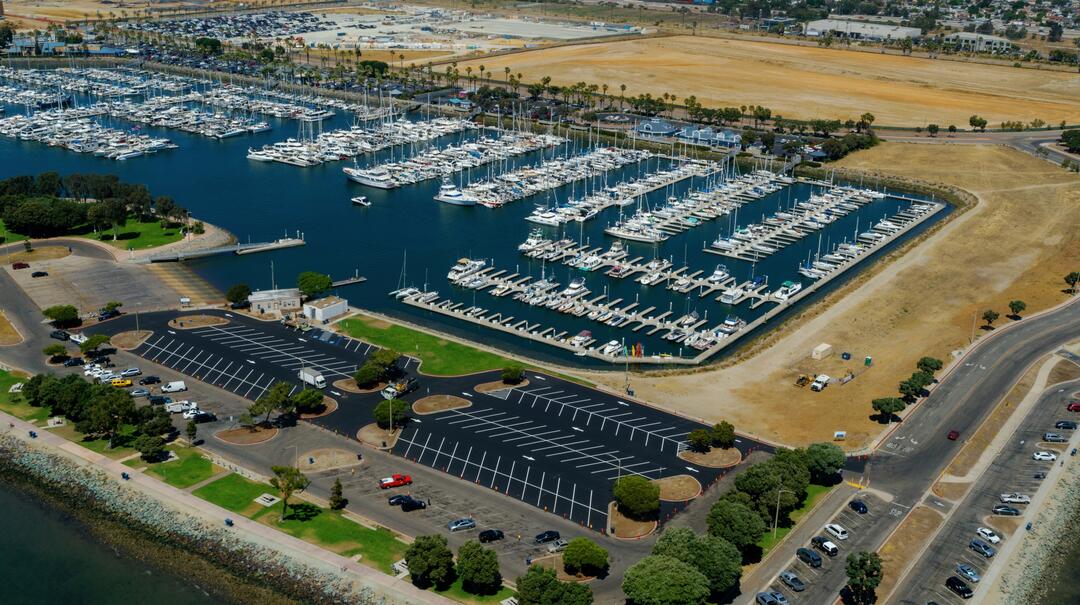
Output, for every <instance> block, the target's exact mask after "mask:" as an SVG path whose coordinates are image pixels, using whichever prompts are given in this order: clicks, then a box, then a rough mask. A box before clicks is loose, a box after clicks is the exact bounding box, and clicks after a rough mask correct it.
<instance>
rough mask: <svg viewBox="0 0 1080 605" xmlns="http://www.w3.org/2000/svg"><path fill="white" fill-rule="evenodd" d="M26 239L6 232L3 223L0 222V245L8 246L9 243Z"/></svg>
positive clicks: (23, 236)
mask: <svg viewBox="0 0 1080 605" xmlns="http://www.w3.org/2000/svg"><path fill="white" fill-rule="evenodd" d="M24 239H26V236H25V235H19V234H18V233H13V232H11V231H8V230H7V227H5V226H4V221H2V220H0V244H10V243H11V242H21V241H22V240H24Z"/></svg>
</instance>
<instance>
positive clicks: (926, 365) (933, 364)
mask: <svg viewBox="0 0 1080 605" xmlns="http://www.w3.org/2000/svg"><path fill="white" fill-rule="evenodd" d="M915 367H917V368H919V370H920V371H922V372H927V373H930V374H934V373H936V372H938V371H939V370H941V368H943V367H945V364H944V363H942V361H941V360H940V359H937V358H934V357H920V358H919V361H918V363H916V364H915Z"/></svg>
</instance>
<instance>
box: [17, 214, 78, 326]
mask: <svg viewBox="0 0 1080 605" xmlns="http://www.w3.org/2000/svg"><path fill="white" fill-rule="evenodd" d="M8 228H10V225H9V226H8ZM41 313H42V315H44V316H45V317H47V318H48V319H50V320H52V322H53V323H54V324H56V325H57V326H70V325H73V324H75V323H76V322H78V321H79V310H78V309H76V308H75V307H73V306H72V305H53V306H51V307H49V308H47V309H45V310H44V311H42V312H41Z"/></svg>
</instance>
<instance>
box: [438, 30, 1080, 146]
mask: <svg viewBox="0 0 1080 605" xmlns="http://www.w3.org/2000/svg"><path fill="white" fill-rule="evenodd" d="M470 64H471V65H473V66H474V67H475V66H476V65H479V64H483V65H484V66H485V67H486V68H488V69H489V70H490V71H491V72H492V73H495V74H501V73H502V71H503V68H504V67H505V66H509V67H510V68H511V69H512V70H513V71H514V72H515V73H517V72H520V73H522V74H524V80H525V81H526V82H535V81H539V80H540V78H542V77H544V76H550V77H551V78H552V84H556V85H565V84H573V83H576V82H579V81H585V82H590V83H596V84H608V85H609V87H610V89H609V93H611V92H612V91H613V92H614V94H618V93H619V86H620V85H621V84H626V86H627V90H626V94H627V95H637V94H639V93H646V92H648V93H651V94H652V95H653V96H654V97H659V96H662V95H663V94H664V93H665V92H666V93H672V94H675V95H676V96H677V97H678V100H679V101H682V100H683V99H685V98H686V97H687V96H688V95H695V96H696V97H697V99H698V101H700V102H702V103H703V104H705V105H706V106H736V107H737V106H740V105H764V106H766V107H769V108H771V109H772V110H773V113H774V114H781V115H783V116H784V117H789V118H839V119H841V120H844V119H847V118H855V119H858V117H859V116H860V115H861V114H863V113H864V112H867V111H869V112H871V113H873V114H874V116H875V117H876V118H877V121H876V124H881V125H909V126H925V125H926V124H929V123H937V124H939V125H941V127H942V128H943V129H944V128H945V127H946V126H948V125H949V124H955V125H957V126H960V127H964V128H966V127H967V124H968V118H969V117H970V116H971V115H972V114H978V115H980V116H982V117H984V118H986V119H987V120H989V122H990V124H991V125H996V124H998V123H1000V122H1001V121H1003V120H1024V121H1031V120H1033V119H1035V118H1040V119H1042V120H1045V121H1047V122H1049V123H1057V122H1059V121H1061V120H1068V121H1069V122H1070V123H1076V122H1077V121H1078V120H1080V103H1077V102H1076V99H1077V98H1078V97H1080V75H1078V74H1075V73H1071V74H1070V73H1065V72H1047V71H1037V70H1032V69H1016V68H1011V67H998V66H992V65H979V64H960V63H957V62H953V61H944V60H930V59H920V58H914V57H902V56H894V55H877V54H870V53H861V52H848V51H842V50H835V49H833V50H830V49H822V48H816V47H799V46H790V45H785V44H770V43H768V42H752V41H747V40H722V39H716V38H701V37H690V36H677V37H671V38H652V39H645V40H630V41H623V42H608V43H601V44H586V45H580V46H563V47H558V48H549V49H542V50H536V51H531V52H523V53H517V54H513V55H508V56H505V57H487V58H484V59H480V60H476V61H472V62H462V63H460V64H459V67H458V68H459V69H461V70H464V69H465V66H466V65H470Z"/></svg>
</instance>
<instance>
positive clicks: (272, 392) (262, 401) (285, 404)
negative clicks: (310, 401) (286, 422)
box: [252, 382, 296, 422]
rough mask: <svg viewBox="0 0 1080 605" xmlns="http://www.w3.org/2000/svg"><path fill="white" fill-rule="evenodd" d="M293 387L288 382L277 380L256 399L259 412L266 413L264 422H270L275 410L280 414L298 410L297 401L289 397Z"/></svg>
mask: <svg viewBox="0 0 1080 605" xmlns="http://www.w3.org/2000/svg"><path fill="white" fill-rule="evenodd" d="M292 389H293V387H292V385H291V384H289V383H287V382H275V383H274V384H272V385H270V388H269V389H267V390H266V392H265V393H263V396H262V397H259V399H258V400H256V402H255V403H256V404H257V405H258V408H257V409H258V412H260V413H263V414H266V417H265V418H263V422H269V421H270V414H272V413H274V412H275V411H276V412H278V413H280V414H291V413H293V412H294V411H296V403H294V402H293V400H292V398H291V397H289V391H292ZM252 413H255V412H254V411H253V412H252Z"/></svg>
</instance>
